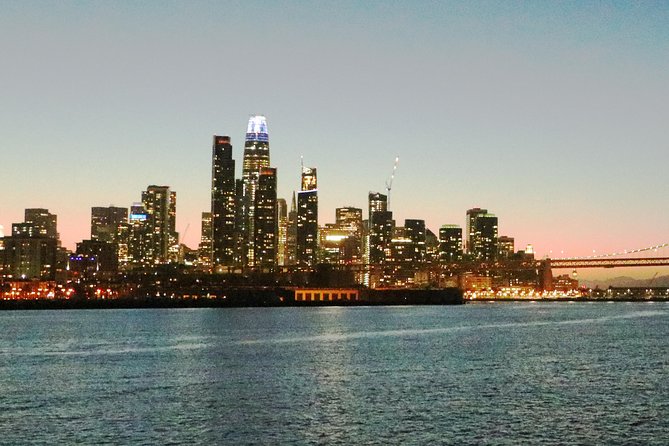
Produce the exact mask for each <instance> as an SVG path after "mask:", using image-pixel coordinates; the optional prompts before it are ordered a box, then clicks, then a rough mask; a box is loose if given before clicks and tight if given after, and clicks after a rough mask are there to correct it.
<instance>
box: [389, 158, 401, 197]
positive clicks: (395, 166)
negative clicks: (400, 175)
mask: <svg viewBox="0 0 669 446" xmlns="http://www.w3.org/2000/svg"><path fill="white" fill-rule="evenodd" d="M399 162H400V157H399V156H396V157H395V164H394V165H393V172H392V173H391V174H390V178H388V179H387V180H386V196H387V197H388V201H387V208H388V209H390V190H391V189H392V188H393V180H394V179H395V171H396V170H397V164H399Z"/></svg>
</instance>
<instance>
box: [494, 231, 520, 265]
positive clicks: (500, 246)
mask: <svg viewBox="0 0 669 446" xmlns="http://www.w3.org/2000/svg"><path fill="white" fill-rule="evenodd" d="M515 248H516V247H515V240H514V238H513V237H507V236H506V235H501V236H500V237H499V238H498V239H497V251H498V256H499V258H500V259H510V258H511V257H513V254H514V253H515V252H516V251H515Z"/></svg>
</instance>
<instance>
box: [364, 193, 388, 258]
mask: <svg viewBox="0 0 669 446" xmlns="http://www.w3.org/2000/svg"><path fill="white" fill-rule="evenodd" d="M387 209H388V197H387V196H386V195H383V194H380V193H378V192H370V193H369V221H368V225H369V227H368V235H367V238H368V242H367V249H368V252H369V254H368V259H369V260H368V263H371V264H377V263H383V262H384V259H385V249H386V248H387V247H388V245H389V243H390V240H391V239H392V235H393V227H394V226H395V222H394V221H393V213H392V212H390V211H388V210H387Z"/></svg>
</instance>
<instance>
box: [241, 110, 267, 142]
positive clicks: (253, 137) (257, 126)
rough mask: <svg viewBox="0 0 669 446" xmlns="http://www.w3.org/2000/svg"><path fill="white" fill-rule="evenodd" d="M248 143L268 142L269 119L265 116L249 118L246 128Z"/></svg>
mask: <svg viewBox="0 0 669 446" xmlns="http://www.w3.org/2000/svg"><path fill="white" fill-rule="evenodd" d="M246 140H247V141H267V140H268V136H267V119H266V118H265V117H264V116H263V115H255V116H251V117H250V118H249V125H248V127H246Z"/></svg>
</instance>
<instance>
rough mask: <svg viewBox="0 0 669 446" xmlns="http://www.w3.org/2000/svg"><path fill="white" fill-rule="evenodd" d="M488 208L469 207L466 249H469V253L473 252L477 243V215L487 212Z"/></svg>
mask: <svg viewBox="0 0 669 446" xmlns="http://www.w3.org/2000/svg"><path fill="white" fill-rule="evenodd" d="M487 213H488V210H487V209H481V208H473V209H468V210H467V228H466V230H467V234H466V236H467V240H466V243H465V251H467V252H468V253H469V254H472V253H473V252H474V245H475V244H476V237H477V234H476V226H475V224H474V223H475V221H476V217H478V216H479V215H483V214H487Z"/></svg>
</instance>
